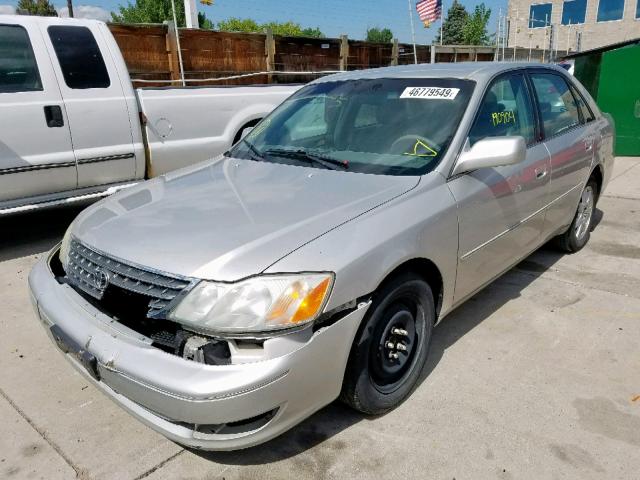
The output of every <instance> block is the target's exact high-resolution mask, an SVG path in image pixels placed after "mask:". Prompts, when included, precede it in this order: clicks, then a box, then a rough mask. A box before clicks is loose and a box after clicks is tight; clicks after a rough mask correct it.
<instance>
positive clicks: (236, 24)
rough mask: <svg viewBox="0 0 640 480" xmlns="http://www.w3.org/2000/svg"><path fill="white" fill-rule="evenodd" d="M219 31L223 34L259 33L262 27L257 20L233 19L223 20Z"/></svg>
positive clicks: (219, 24)
mask: <svg viewBox="0 0 640 480" xmlns="http://www.w3.org/2000/svg"><path fill="white" fill-rule="evenodd" d="M218 30H220V31H223V32H244V33H258V32H260V31H261V30H260V25H258V23H257V22H256V21H255V20H251V19H250V18H244V19H240V18H235V17H231V18H229V19H227V20H221V21H220V22H218Z"/></svg>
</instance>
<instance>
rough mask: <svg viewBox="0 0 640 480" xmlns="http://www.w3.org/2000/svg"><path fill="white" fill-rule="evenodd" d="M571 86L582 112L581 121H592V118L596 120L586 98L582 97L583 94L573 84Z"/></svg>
mask: <svg viewBox="0 0 640 480" xmlns="http://www.w3.org/2000/svg"><path fill="white" fill-rule="evenodd" d="M570 88H571V93H573V98H575V99H576V102H577V103H578V110H579V112H580V121H581V122H582V123H586V122H591V121H592V120H595V117H594V116H593V112H591V109H590V108H589V106H588V105H587V103H586V102H585V101H584V98H583V97H582V95H580V93H579V92H578V91H577V90H576V89H575V87H574V86H573V85H571V86H570Z"/></svg>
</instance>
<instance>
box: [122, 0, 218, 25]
mask: <svg viewBox="0 0 640 480" xmlns="http://www.w3.org/2000/svg"><path fill="white" fill-rule="evenodd" d="M175 6H176V20H177V22H178V27H184V26H185V25H186V24H187V23H186V20H185V17H184V2H181V1H180V0H176V2H175ZM118 10H119V12H120V13H114V12H111V18H112V19H113V21H114V22H116V23H162V22H164V21H165V20H173V12H172V10H171V0H135V3H131V2H129V3H128V4H127V6H126V7H125V6H122V5H119V6H118ZM198 23H199V24H200V28H208V29H212V28H213V22H212V21H211V20H209V19H208V18H207V16H206V15H205V14H204V13H202V12H198Z"/></svg>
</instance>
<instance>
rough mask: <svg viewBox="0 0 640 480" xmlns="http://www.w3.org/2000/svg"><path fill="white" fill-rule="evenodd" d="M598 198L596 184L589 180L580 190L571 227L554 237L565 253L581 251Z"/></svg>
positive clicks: (588, 235) (588, 232) (587, 235)
mask: <svg viewBox="0 0 640 480" xmlns="http://www.w3.org/2000/svg"><path fill="white" fill-rule="evenodd" d="M597 198H598V184H597V183H596V181H595V180H594V179H592V178H591V179H589V181H588V182H587V185H586V186H585V187H584V190H582V194H581V195H580V202H579V203H578V208H577V209H576V214H575V216H574V217H573V221H572V222H571V226H570V227H569V229H568V230H567V231H566V232H564V233H563V234H562V235H559V236H558V237H556V244H557V245H558V247H560V249H561V250H563V251H565V252H567V253H574V252H577V251H578V250H580V249H582V247H584V246H585V245H586V244H587V242H588V241H589V237H590V236H591V228H592V225H593V214H594V212H595V205H596V200H597Z"/></svg>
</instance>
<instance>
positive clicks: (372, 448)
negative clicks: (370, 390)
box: [0, 158, 640, 480]
mask: <svg viewBox="0 0 640 480" xmlns="http://www.w3.org/2000/svg"><path fill="white" fill-rule="evenodd" d="M639 186H640V159H638V158H620V159H618V160H617V162H616V168H615V172H614V178H613V180H612V181H611V183H610V185H609V188H608V190H607V191H606V192H605V193H604V195H603V196H602V198H601V199H600V203H599V204H598V209H599V211H598V216H597V220H598V222H599V223H598V225H597V227H596V229H595V231H594V232H593V234H592V237H591V241H590V243H589V244H588V245H587V247H586V248H585V249H584V250H583V251H581V252H580V253H578V254H575V255H561V254H559V253H557V252H556V251H554V250H553V249H552V248H549V247H545V248H543V249H541V250H540V251H538V252H536V253H534V254H533V255H531V256H530V257H529V258H527V259H526V260H525V261H523V262H522V263H521V264H520V265H518V266H517V267H516V268H514V269H513V270H511V271H510V272H508V273H507V274H506V275H505V276H503V277H502V278H501V279H499V280H497V281H496V282H494V283H493V284H491V285H490V286H489V287H488V288H486V289H485V290H484V291H482V292H481V293H479V294H478V295H476V296H475V297H473V298H472V299H471V300H470V301H468V302H467V303H466V304H465V305H463V306H462V307H461V308H459V309H458V310H457V311H456V312H454V313H453V314H452V315H450V316H449V317H448V318H447V319H446V320H444V321H443V322H442V324H440V325H439V326H438V328H437V329H436V331H435V336H434V344H433V347H432V352H431V358H430V360H429V363H428V366H427V369H426V372H425V376H424V379H423V381H422V383H421V385H420V386H419V387H418V388H417V390H416V391H415V392H414V394H413V395H412V396H411V397H410V398H409V399H408V400H407V401H406V402H405V403H404V404H403V405H401V406H400V407H399V408H398V409H396V410H394V411H393V412H390V413H389V414H387V415H384V416H381V417H375V418H367V417H363V416H361V415H359V414H356V413H354V412H353V411H351V410H349V409H348V408H346V407H344V406H343V405H341V404H339V403H334V404H332V405H330V406H328V407H326V408H325V409H323V410H321V411H320V412H318V413H317V414H315V415H314V416H312V417H311V418H309V419H308V420H306V421H305V422H303V423H302V424H301V425H299V426H298V427H296V428H294V429H293V430H291V431H290V432H288V433H286V434H284V435H283V436H281V437H280V438H278V439H276V440H274V441H272V442H270V443H267V444H265V445H262V446H259V447H255V448H252V449H250V450H246V451H240V452H231V453H197V452H191V451H188V450H184V449H183V448H182V447H180V446H178V445H176V444H174V443H172V442H170V441H168V440H166V439H165V438H163V437H162V436H160V435H158V434H156V433H154V432H153V431H151V430H149V429H148V428H146V427H144V426H143V425H141V424H140V423H138V422H137V421H136V420H134V419H133V418H132V417H130V416H129V415H127V414H126V413H124V412H123V411H122V410H120V409H119V408H118V407H117V406H116V405H114V404H113V403H111V401H109V400H108V399H107V398H105V397H103V396H102V395H101V394H100V393H99V392H98V391H96V390H95V389H94V388H93V387H92V386H90V385H88V384H87V383H86V382H85V381H84V380H83V379H82V377H81V376H80V375H78V374H77V373H75V370H73V368H71V366H70V365H69V364H68V363H67V362H66V361H65V360H64V359H63V358H62V356H61V355H60V354H59V353H58V352H57V351H56V350H55V348H54V347H53V346H52V345H51V344H50V343H49V341H48V339H47V338H46V336H45V334H44V332H43V331H42V328H41V327H40V325H39V323H38V322H37V321H36V319H35V316H34V315H33V313H32V311H31V305H30V303H29V299H28V292H27V286H26V279H27V275H28V272H29V269H30V268H31V266H32V265H33V264H34V262H35V261H36V260H37V258H38V257H39V256H40V255H42V254H43V253H44V252H45V251H46V250H47V249H48V248H50V247H51V246H52V245H53V244H55V243H56V242H57V241H59V239H60V238H61V236H62V234H63V233H64V230H65V228H66V226H67V225H68V223H69V222H70V220H71V219H72V218H73V217H74V216H75V215H76V214H77V213H78V209H73V208H71V209H69V208H67V209H59V210H55V211H50V212H42V213H35V214H30V215H25V216H21V217H13V218H9V219H0V232H1V234H0V301H1V302H2V307H3V310H2V311H3V315H1V316H0V365H1V367H2V368H0V418H1V419H2V423H1V425H2V427H1V430H0V478H11V479H14V478H15V479H18V478H46V479H67V478H76V477H77V478H82V479H141V478H148V479H164V478H184V479H222V478H225V479H227V480H228V479H236V478H238V479H240V478H260V479H272V478H273V479H276V478H295V479H305V478H340V479H343V478H402V479H407V478H430V479H431V478H434V479H452V478H455V479H458V480H460V479H478V478H482V479H484V478H497V479H510V478H518V479H520V478H531V479H541V478H545V479H546V478H554V479H555V478H557V479H562V478H581V479H591V478H593V479H599V478H607V479H614V478H620V479H628V478H638V472H640V188H639Z"/></svg>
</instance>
